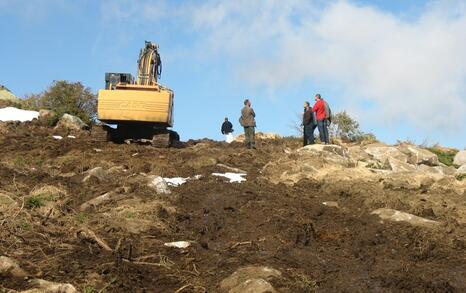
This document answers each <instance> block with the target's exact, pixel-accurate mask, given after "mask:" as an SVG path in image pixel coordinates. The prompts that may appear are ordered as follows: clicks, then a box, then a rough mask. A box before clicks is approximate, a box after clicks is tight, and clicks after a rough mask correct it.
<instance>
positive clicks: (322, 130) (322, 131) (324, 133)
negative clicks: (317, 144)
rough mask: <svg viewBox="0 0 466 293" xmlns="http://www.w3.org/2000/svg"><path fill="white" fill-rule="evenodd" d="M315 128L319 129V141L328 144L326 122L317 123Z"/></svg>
mask: <svg viewBox="0 0 466 293" xmlns="http://www.w3.org/2000/svg"><path fill="white" fill-rule="evenodd" d="M317 127H318V128H319V137H320V141H321V142H322V143H329V139H328V129H327V121H325V120H320V121H317Z"/></svg>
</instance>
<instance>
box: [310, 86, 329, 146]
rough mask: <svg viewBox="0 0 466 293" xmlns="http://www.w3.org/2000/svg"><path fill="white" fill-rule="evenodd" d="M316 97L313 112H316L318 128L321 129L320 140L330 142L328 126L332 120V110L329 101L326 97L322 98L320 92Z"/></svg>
mask: <svg viewBox="0 0 466 293" xmlns="http://www.w3.org/2000/svg"><path fill="white" fill-rule="evenodd" d="M314 99H315V101H316V102H315V104H314V106H313V107H312V112H314V113H315V114H316V119H317V128H318V129H319V137H320V141H321V142H322V143H323V144H328V143H329V137H328V126H329V123H330V122H331V110H330V107H329V105H328V103H327V102H326V101H324V99H322V97H321V95H320V94H316V95H315V97H314Z"/></svg>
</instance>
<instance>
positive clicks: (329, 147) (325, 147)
mask: <svg viewBox="0 0 466 293" xmlns="http://www.w3.org/2000/svg"><path fill="white" fill-rule="evenodd" d="M303 151H311V152H317V153H322V152H328V153H334V154H337V155H340V156H346V155H347V151H346V149H344V148H343V147H342V146H339V145H336V144H310V145H307V146H305V147H302V148H300V149H298V153H299V152H303Z"/></svg>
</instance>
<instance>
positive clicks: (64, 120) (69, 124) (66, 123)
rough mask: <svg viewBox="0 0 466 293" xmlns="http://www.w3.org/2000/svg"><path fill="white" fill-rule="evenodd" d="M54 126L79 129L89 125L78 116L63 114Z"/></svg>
mask: <svg viewBox="0 0 466 293" xmlns="http://www.w3.org/2000/svg"><path fill="white" fill-rule="evenodd" d="M56 128H62V129H66V130H76V131H79V130H83V129H87V128H89V127H88V126H87V125H86V124H85V123H84V122H83V121H82V120H81V119H80V118H78V117H76V116H73V115H70V114H63V116H62V117H61V118H60V120H59V121H58V123H57V126H56Z"/></svg>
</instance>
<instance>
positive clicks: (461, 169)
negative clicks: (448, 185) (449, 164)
mask: <svg viewBox="0 0 466 293" xmlns="http://www.w3.org/2000/svg"><path fill="white" fill-rule="evenodd" d="M464 174H466V164H463V165H462V166H460V167H459V168H458V170H456V172H455V175H464Z"/></svg>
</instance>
